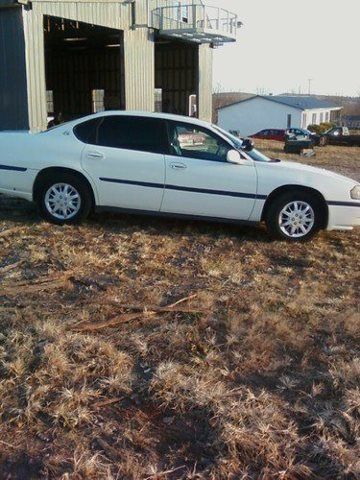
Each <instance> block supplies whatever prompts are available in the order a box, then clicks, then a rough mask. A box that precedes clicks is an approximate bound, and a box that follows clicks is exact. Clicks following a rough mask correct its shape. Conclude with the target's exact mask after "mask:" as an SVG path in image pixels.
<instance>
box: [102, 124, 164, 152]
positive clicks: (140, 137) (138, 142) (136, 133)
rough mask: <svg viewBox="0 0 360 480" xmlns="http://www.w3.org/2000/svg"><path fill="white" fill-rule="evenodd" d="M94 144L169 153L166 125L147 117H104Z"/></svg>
mask: <svg viewBox="0 0 360 480" xmlns="http://www.w3.org/2000/svg"><path fill="white" fill-rule="evenodd" d="M96 144H97V145H100V146H103V147H111V148H122V149H124V150H137V151H142V152H150V153H168V151H169V145H168V135H167V128H166V123H165V122H164V121H163V120H160V119H155V118H147V117H130V116H125V115H114V116H106V117H104V118H103V120H102V122H101V123H100V125H99V128H98V132H97V139H96Z"/></svg>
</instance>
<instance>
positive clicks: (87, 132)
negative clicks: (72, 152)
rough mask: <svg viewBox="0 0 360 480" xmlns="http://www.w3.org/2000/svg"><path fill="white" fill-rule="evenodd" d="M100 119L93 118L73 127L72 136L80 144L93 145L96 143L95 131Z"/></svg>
mask: <svg viewBox="0 0 360 480" xmlns="http://www.w3.org/2000/svg"><path fill="white" fill-rule="evenodd" d="M100 121H101V119H99V118H94V119H92V120H88V121H86V122H83V123H79V124H78V125H76V126H75V127H74V135H75V137H76V138H77V139H78V140H80V142H83V143H88V144H90V145H94V144H95V143H96V135H97V129H98V126H99V123H100Z"/></svg>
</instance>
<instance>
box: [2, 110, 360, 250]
mask: <svg viewBox="0 0 360 480" xmlns="http://www.w3.org/2000/svg"><path fill="white" fill-rule="evenodd" d="M0 193H3V194H8V195H12V196H17V197H21V198H24V199H26V200H29V201H35V202H36V203H37V204H38V206H39V209H40V211H41V213H42V215H43V217H44V218H45V219H47V220H49V221H51V222H54V223H58V224H65V223H76V222H79V221H81V220H83V219H85V218H86V217H87V215H88V214H89V213H90V211H91V210H93V209H94V210H105V209H111V210H119V211H122V212H134V213H149V214H152V215H167V216H174V217H186V218H196V219H205V220H215V221H225V222H239V223H259V222H262V221H264V222H265V223H266V225H267V228H268V231H269V232H270V234H271V235H272V236H274V237H276V238H283V239H286V240H290V241H299V240H307V239H309V238H311V237H312V236H313V235H314V234H315V233H316V232H318V231H319V230H321V229H328V230H351V229H352V228H353V227H354V226H358V225H360V185H357V183H356V181H354V180H351V179H350V178H346V177H343V176H341V175H337V174H335V173H332V172H329V171H326V170H322V169H318V168H313V167H310V166H306V165H301V164H299V163H292V162H286V161H279V160H273V159H270V158H268V157H266V156H265V155H263V154H262V153H260V152H259V151H257V150H255V149H253V148H252V146H251V144H250V143H249V141H241V140H239V139H237V138H236V137H233V136H232V135H230V134H229V133H227V132H225V131H223V130H221V129H220V128H218V127H216V126H214V125H211V124H208V123H206V122H202V121H199V120H195V119H192V118H188V117H179V116H176V115H167V114H153V113H143V112H131V113H130V112H104V113H99V114H95V115H91V116H89V117H86V118H83V119H78V120H75V121H72V122H69V123H67V124H63V125H61V126H58V127H55V128H54V129H52V130H48V131H46V132H42V133H37V134H31V133H28V132H18V133H10V132H9V133H6V132H4V133H1V134H0Z"/></svg>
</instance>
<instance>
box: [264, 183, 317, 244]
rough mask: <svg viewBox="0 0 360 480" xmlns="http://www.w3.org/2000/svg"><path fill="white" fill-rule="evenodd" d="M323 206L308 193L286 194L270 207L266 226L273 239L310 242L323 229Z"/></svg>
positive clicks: (275, 200) (276, 199)
mask: <svg viewBox="0 0 360 480" xmlns="http://www.w3.org/2000/svg"><path fill="white" fill-rule="evenodd" d="M321 212H322V208H321V204H320V202H319V200H318V198H317V197H316V195H312V194H311V193H308V192H302V191H298V192H286V193H284V194H282V195H280V196H279V197H277V198H275V199H274V201H273V202H272V204H271V205H270V207H269V209H268V212H267V216H266V225H267V229H268V231H269V233H270V235H271V236H272V237H273V238H277V239H283V240H288V241H290V242H296V241H297V242H304V241H307V240H310V239H311V238H312V237H313V236H314V235H315V234H316V233H317V232H318V231H319V230H320V228H321V224H322V221H321Z"/></svg>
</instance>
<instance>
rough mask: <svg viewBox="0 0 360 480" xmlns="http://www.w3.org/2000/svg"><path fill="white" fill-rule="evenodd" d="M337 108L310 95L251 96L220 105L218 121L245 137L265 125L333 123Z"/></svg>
mask: <svg viewBox="0 0 360 480" xmlns="http://www.w3.org/2000/svg"><path fill="white" fill-rule="evenodd" d="M341 109H342V107H339V106H338V105H336V104H335V103H332V102H330V101H328V100H323V99H319V98H317V97H315V96H311V95H309V96H302V95H277V96H274V95H267V96H262V95H254V96H253V97H251V98H248V99H246V100H242V101H240V102H236V103H233V104H232V105H227V106H225V107H222V108H220V109H219V111H218V118H219V120H218V124H219V126H220V127H222V128H224V129H225V130H228V131H232V132H238V133H239V135H241V136H249V135H253V134H255V133H257V132H259V131H261V130H264V129H268V128H273V129H287V128H291V127H295V128H307V127H308V126H309V125H313V124H316V125H319V124H320V123H322V122H330V121H334V122H336V121H337V120H338V118H339V115H340V111H341Z"/></svg>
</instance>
